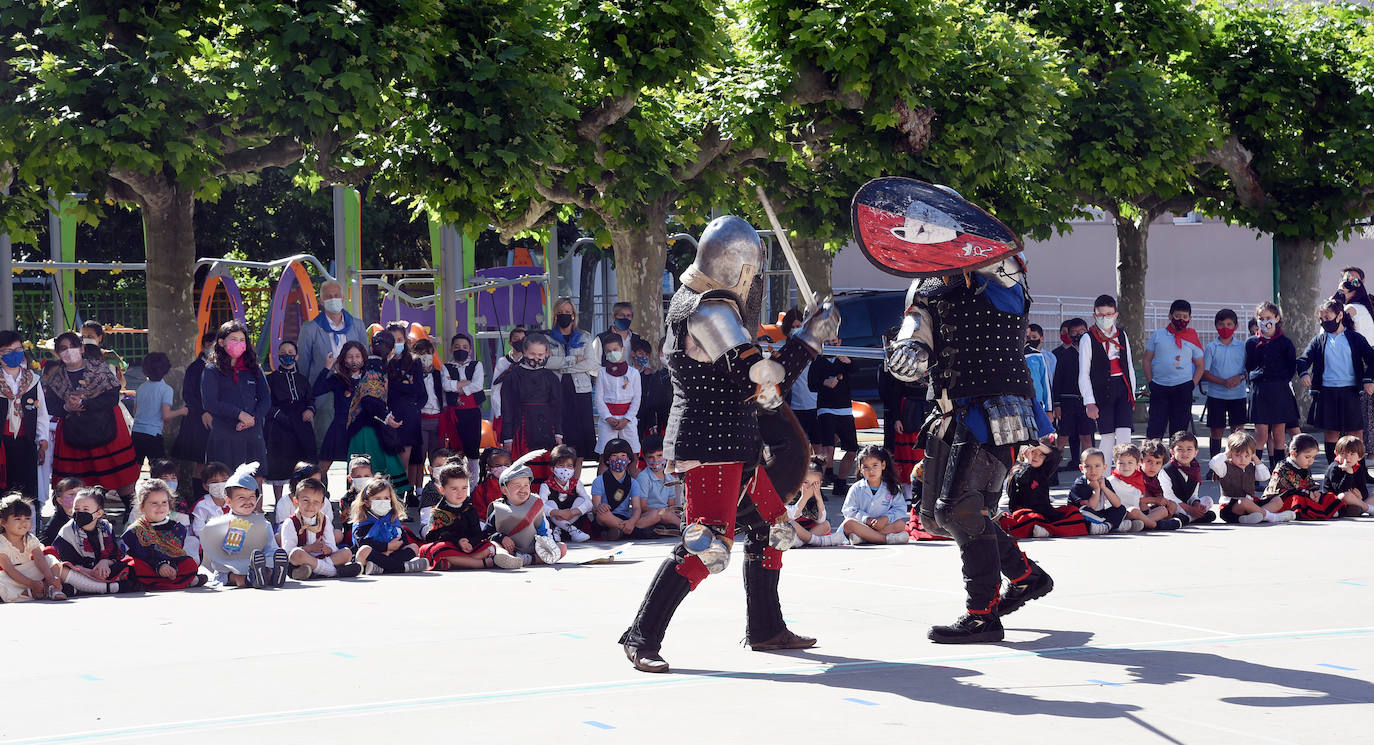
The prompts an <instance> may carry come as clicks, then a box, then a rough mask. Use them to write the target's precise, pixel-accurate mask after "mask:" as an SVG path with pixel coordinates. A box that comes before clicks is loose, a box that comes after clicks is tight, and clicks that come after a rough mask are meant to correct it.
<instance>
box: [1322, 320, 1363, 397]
mask: <svg viewBox="0 0 1374 745" xmlns="http://www.w3.org/2000/svg"><path fill="white" fill-rule="evenodd" d="M1324 357H1325V359H1326V371H1325V374H1324V375H1323V376H1322V385H1324V386H1326V387H1328V388H1345V387H1348V386H1352V385H1355V360H1354V358H1353V357H1352V356H1351V354H1350V341H1349V340H1347V339H1346V338H1345V334H1344V333H1335V334H1327V335H1326V346H1325V349H1324Z"/></svg>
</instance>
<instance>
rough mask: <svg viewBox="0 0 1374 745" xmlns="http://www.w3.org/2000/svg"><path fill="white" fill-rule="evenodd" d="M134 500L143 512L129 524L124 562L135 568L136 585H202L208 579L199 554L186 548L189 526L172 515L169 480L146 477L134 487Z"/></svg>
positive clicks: (164, 587)
mask: <svg viewBox="0 0 1374 745" xmlns="http://www.w3.org/2000/svg"><path fill="white" fill-rule="evenodd" d="M134 504H136V505H137V506H138V508H139V510H141V511H142V513H143V516H142V517H140V518H139V519H138V520H135V521H134V522H133V523H131V524H130V525H129V526H128V527H127V528H125V529H124V534H123V535H122V536H120V540H121V541H122V542H123V543H124V553H125V556H124V562H125V563H126V564H128V565H129V568H130V570H131V571H132V572H133V579H134V581H135V582H136V583H137V587H138V588H140V589H143V590H149V591H156V590H184V589H186V588H187V587H199V586H201V585H203V584H205V583H206V581H207V580H209V579H210V578H209V576H208V575H205V574H201V573H200V565H199V564H198V563H196V560H197V557H194V556H191V555H189V553H188V552H187V550H186V544H187V540H188V538H189V529H188V528H187V527H186V526H185V525H183V524H181V523H180V522H178V521H176V520H173V519H172V492H171V490H169V489H168V488H167V482H165V481H160V480H157V479H143V480H142V481H139V482H138V485H137V486H136V487H135V488H134Z"/></svg>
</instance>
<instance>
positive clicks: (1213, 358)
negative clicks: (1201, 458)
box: [1202, 308, 1249, 454]
mask: <svg viewBox="0 0 1374 745" xmlns="http://www.w3.org/2000/svg"><path fill="white" fill-rule="evenodd" d="M1213 323H1214V324H1215V325H1216V329H1217V338H1216V339H1214V340H1212V341H1210V342H1208V343H1207V348H1206V349H1204V350H1203V351H1202V380H1203V382H1204V383H1206V386H1205V388H1206V391H1207V427H1208V429H1210V430H1211V431H1212V432H1211V440H1210V441H1209V444H1210V445H1211V450H1210V452H1212V453H1214V454H1215V453H1220V452H1221V439H1222V438H1223V437H1225V436H1226V435H1228V434H1230V433H1231V432H1238V431H1240V430H1242V429H1244V428H1245V409H1246V406H1245V403H1246V399H1247V397H1248V394H1249V386H1248V385H1246V382H1245V344H1244V342H1241V341H1237V340H1236V337H1235V333H1236V329H1237V328H1239V326H1240V322H1239V320H1237V318H1236V312H1235V311H1234V310H1231V309H1230V308H1222V309H1221V310H1219V311H1217V315H1216V319H1215V320H1214V322H1213Z"/></svg>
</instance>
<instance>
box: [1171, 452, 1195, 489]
mask: <svg viewBox="0 0 1374 745" xmlns="http://www.w3.org/2000/svg"><path fill="white" fill-rule="evenodd" d="M1169 464H1171V465H1173V466H1175V467H1177V468H1178V470H1180V471H1182V472H1183V474H1184V475H1185V476H1187V477H1188V478H1190V479H1192V480H1193V481H1195V482H1197V483H1199V484H1201V483H1202V464H1200V463H1198V462H1197V458H1194V459H1193V462H1192V463H1190V464H1188V465H1186V466H1185V465H1183V464H1182V463H1179V462H1178V459H1177V458H1170V459H1169Z"/></svg>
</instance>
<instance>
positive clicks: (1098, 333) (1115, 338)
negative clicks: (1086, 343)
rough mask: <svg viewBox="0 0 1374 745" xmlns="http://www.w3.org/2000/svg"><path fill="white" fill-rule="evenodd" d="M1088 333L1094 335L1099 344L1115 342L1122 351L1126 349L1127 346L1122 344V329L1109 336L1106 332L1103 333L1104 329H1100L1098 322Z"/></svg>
mask: <svg viewBox="0 0 1374 745" xmlns="http://www.w3.org/2000/svg"><path fill="white" fill-rule="evenodd" d="M1088 333H1090V334H1092V335H1093V339H1096V340H1097V343H1098V344H1102V345H1104V346H1105V345H1107V344H1109V343H1110V344H1115V345H1116V348H1117V349H1120V350H1122V351H1125V349H1126V347H1124V346H1122V344H1121V332H1120V331H1117V332H1116V333H1113V334H1112V335H1111V336H1107V335H1106V334H1104V333H1102V329H1099V328H1098V327H1097V325H1096V324H1093V327H1092V328H1091V329H1088Z"/></svg>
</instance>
